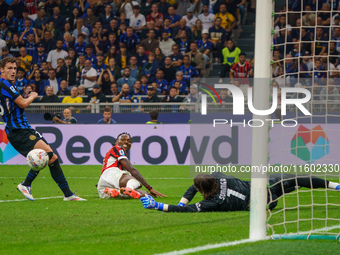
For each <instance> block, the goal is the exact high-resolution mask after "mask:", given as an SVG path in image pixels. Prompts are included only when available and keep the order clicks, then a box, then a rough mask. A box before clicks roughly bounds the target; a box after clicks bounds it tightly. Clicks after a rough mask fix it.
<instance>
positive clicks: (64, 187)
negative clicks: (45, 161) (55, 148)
mask: <svg viewBox="0 0 340 255" xmlns="http://www.w3.org/2000/svg"><path fill="white" fill-rule="evenodd" d="M49 167H50V172H51V176H52V178H53V180H54V181H55V182H56V183H57V184H58V186H59V188H60V189H61V191H62V192H63V193H64V196H65V197H69V196H72V194H73V193H72V191H71V190H70V188H69V186H68V183H67V181H66V178H65V176H64V173H63V170H61V167H60V165H59V160H58V159H57V160H56V161H54V162H53V163H52V164H51V165H49Z"/></svg>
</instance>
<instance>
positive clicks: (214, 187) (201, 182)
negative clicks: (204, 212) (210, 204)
mask: <svg viewBox="0 0 340 255" xmlns="http://www.w3.org/2000/svg"><path fill="white" fill-rule="evenodd" d="M194 187H195V188H196V189H197V190H198V192H200V193H202V194H203V197H204V199H207V198H209V197H212V196H214V195H215V194H216V193H217V192H218V189H219V186H218V183H217V182H216V179H215V177H214V176H212V175H210V174H199V175H197V176H196V177H195V179H194Z"/></svg>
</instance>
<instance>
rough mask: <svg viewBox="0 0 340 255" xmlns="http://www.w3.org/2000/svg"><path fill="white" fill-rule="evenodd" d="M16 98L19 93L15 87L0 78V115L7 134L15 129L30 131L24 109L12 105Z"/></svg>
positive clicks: (14, 104)
mask: <svg viewBox="0 0 340 255" xmlns="http://www.w3.org/2000/svg"><path fill="white" fill-rule="evenodd" d="M18 96H20V93H19V91H18V89H17V88H16V87H15V85H14V84H12V83H10V82H8V81H6V80H5V79H3V78H0V115H1V116H2V119H3V120H4V122H5V123H6V133H7V134H8V133H9V131H12V130H15V129H25V128H30V129H32V127H31V126H30V125H29V124H28V120H27V118H26V115H25V111H24V109H22V108H20V107H19V106H18V105H17V104H16V103H14V100H15V99H17V97H18Z"/></svg>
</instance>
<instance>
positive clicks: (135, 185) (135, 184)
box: [126, 179, 142, 189]
mask: <svg viewBox="0 0 340 255" xmlns="http://www.w3.org/2000/svg"><path fill="white" fill-rule="evenodd" d="M126 187H127V188H131V189H139V188H141V187H142V184H141V183H140V182H139V181H137V180H136V179H130V180H129V181H128V182H127V183H126Z"/></svg>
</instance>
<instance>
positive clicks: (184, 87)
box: [169, 71, 189, 95]
mask: <svg viewBox="0 0 340 255" xmlns="http://www.w3.org/2000/svg"><path fill="white" fill-rule="evenodd" d="M176 82H178V90H179V94H181V95H187V94H188V93H189V88H188V84H187V83H186V81H185V79H184V76H183V72H182V71H177V72H176V78H175V79H174V80H172V82H171V83H170V85H169V86H170V88H171V87H174V86H175V85H176Z"/></svg>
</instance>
